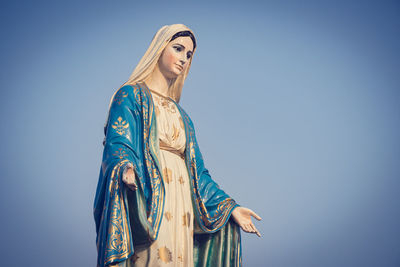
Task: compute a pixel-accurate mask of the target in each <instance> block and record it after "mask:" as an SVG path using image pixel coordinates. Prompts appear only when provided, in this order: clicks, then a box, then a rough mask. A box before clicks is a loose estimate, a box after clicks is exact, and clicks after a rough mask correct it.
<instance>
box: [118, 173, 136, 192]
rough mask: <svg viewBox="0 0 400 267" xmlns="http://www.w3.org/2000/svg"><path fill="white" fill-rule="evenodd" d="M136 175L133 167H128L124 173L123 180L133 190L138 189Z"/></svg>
mask: <svg viewBox="0 0 400 267" xmlns="http://www.w3.org/2000/svg"><path fill="white" fill-rule="evenodd" d="M135 180H136V176H135V172H134V171H133V168H128V169H127V170H126V173H125V175H122V181H123V182H124V183H125V184H126V185H127V186H128V187H129V189H131V190H132V191H135V190H136V189H137V185H136V182H135Z"/></svg>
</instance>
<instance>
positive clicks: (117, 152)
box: [113, 147, 128, 159]
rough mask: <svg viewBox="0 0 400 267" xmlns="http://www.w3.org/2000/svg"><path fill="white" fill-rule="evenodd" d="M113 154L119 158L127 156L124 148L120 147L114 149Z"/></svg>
mask: <svg viewBox="0 0 400 267" xmlns="http://www.w3.org/2000/svg"><path fill="white" fill-rule="evenodd" d="M113 156H115V157H117V158H119V159H123V158H126V157H127V156H128V154H127V153H126V150H125V149H123V148H122V147H120V148H118V150H115V152H114V154H113Z"/></svg>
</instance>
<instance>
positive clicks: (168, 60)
mask: <svg viewBox="0 0 400 267" xmlns="http://www.w3.org/2000/svg"><path fill="white" fill-rule="evenodd" d="M192 55H193V42H192V39H191V38H190V37H189V36H181V37H178V38H176V39H174V40H173V41H172V42H169V43H168V45H167V46H166V47H165V49H164V51H163V52H162V54H161V56H160V59H159V60H158V66H159V69H160V71H161V72H162V73H163V74H164V75H165V76H166V77H167V78H172V79H173V78H176V77H177V76H179V75H181V74H182V73H184V72H185V70H186V68H187V66H188V62H189V60H190V58H191V57H192Z"/></svg>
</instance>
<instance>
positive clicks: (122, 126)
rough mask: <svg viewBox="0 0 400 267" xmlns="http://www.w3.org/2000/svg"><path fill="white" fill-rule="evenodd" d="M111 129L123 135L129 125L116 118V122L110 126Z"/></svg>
mask: <svg viewBox="0 0 400 267" xmlns="http://www.w3.org/2000/svg"><path fill="white" fill-rule="evenodd" d="M111 127H113V129H114V130H115V131H116V132H117V133H118V134H119V135H123V134H125V132H126V129H128V127H129V123H128V122H126V121H124V120H123V119H122V117H121V116H119V117H118V119H117V120H116V121H114V123H113V124H112V125H111Z"/></svg>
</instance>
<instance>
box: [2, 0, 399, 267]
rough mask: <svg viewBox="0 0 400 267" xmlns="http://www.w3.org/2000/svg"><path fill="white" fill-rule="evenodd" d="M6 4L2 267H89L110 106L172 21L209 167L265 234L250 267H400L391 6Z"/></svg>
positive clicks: (246, 242)
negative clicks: (185, 50)
mask: <svg viewBox="0 0 400 267" xmlns="http://www.w3.org/2000/svg"><path fill="white" fill-rule="evenodd" d="M8 2H9V3H6V2H3V3H2V8H1V16H0V20H1V26H0V27H1V33H2V40H1V42H0V55H1V61H0V62H1V63H0V64H1V73H0V77H1V79H0V83H1V87H0V88H1V89H0V97H1V100H2V101H1V105H0V116H1V125H2V126H1V131H0V137H1V140H2V146H1V153H0V158H1V161H0V166H1V179H0V203H1V204H0V205H1V211H2V216H1V217H2V219H1V220H0V229H1V236H2V238H1V240H2V242H1V244H0V255H1V265H2V266H95V261H96V253H97V252H96V244H95V225H94V219H93V215H92V208H93V201H94V195H95V190H96V185H97V179H98V175H99V171H100V164H101V156H102V149H103V146H102V141H103V124H104V122H105V119H106V115H107V108H108V103H109V100H110V97H111V96H112V94H113V92H114V91H115V90H116V89H118V88H119V86H120V85H121V84H122V83H123V82H125V81H126V80H127V79H128V77H129V75H130V74H131V72H132V71H133V69H134V68H135V66H136V64H137V63H138V62H139V60H140V58H141V57H142V56H143V54H144V52H145V51H146V49H147V47H148V45H149V44H150V41H151V38H152V37H153V35H154V34H155V32H156V31H157V30H158V29H159V28H160V27H161V26H163V25H166V24H173V23H183V24H185V25H187V26H189V27H190V28H191V29H193V31H194V32H195V34H196V37H197V42H198V48H197V51H196V54H195V55H194V58H193V63H192V67H191V71H190V73H189V76H188V78H187V80H186V83H185V86H184V88H183V94H182V98H181V105H182V106H183V107H184V108H185V110H186V111H187V112H188V113H189V115H190V116H191V118H192V120H193V121H194V124H195V127H196V132H197V136H198V141H199V144H200V148H201V150H202V153H203V156H204V160H205V164H206V166H207V168H208V169H209V171H210V174H211V175H212V177H213V178H214V180H215V181H217V182H218V183H219V184H220V186H221V188H223V189H224V190H225V191H226V192H227V193H228V194H230V195H231V196H232V197H233V198H234V199H235V200H236V201H237V202H238V203H240V204H241V205H242V206H244V207H248V208H251V209H253V210H254V211H255V212H257V213H258V214H259V215H260V216H261V217H262V218H263V220H262V221H261V222H258V221H256V222H255V224H256V227H257V228H258V229H259V230H260V232H261V233H262V235H263V236H262V238H258V237H257V236H256V235H250V234H247V233H244V232H242V237H243V262H244V266H271V267H313V266H315V267H321V266H322V267H354V266H363V267H370V266H371V267H374V266H379V267H391V266H393V267H394V266H400V227H399V225H400V209H399V193H400V192H399V191H400V139H399V136H400V105H399V103H400V92H399V90H400V75H399V74H400V73H399V72H400V71H399V70H400V55H399V51H400V16H399V14H400V2H399V1H218V2H217V1H197V2H193V1H159V2H156V1H149V2H147V4H145V2H144V1H140V2H139V1H137V2H135V1H126V0H121V1H100V0H99V1H8Z"/></svg>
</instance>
